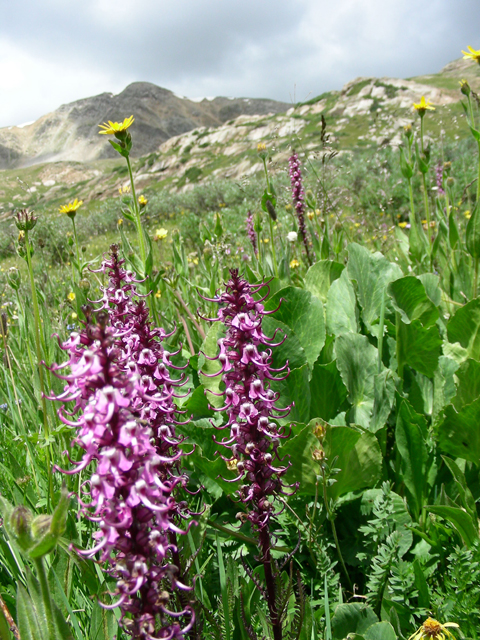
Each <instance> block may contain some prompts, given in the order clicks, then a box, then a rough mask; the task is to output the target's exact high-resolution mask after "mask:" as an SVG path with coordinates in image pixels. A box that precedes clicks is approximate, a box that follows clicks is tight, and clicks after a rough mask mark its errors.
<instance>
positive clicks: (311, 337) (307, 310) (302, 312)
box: [265, 287, 325, 366]
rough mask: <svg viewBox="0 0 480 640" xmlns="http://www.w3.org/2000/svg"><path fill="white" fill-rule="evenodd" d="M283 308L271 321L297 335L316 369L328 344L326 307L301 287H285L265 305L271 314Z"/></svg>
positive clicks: (308, 360)
mask: <svg viewBox="0 0 480 640" xmlns="http://www.w3.org/2000/svg"><path fill="white" fill-rule="evenodd" d="M279 304H280V308H279V310H278V311H276V312H275V313H274V314H273V316H271V317H273V318H274V319H276V320H280V322H283V323H284V324H285V325H287V326H288V327H290V329H292V330H293V331H294V333H295V335H296V336H297V338H298V340H299V342H300V344H301V346H302V347H303V350H304V352H305V356H306V358H307V362H308V363H309V364H310V366H313V363H314V362H315V360H316V359H317V358H318V356H319V354H320V351H321V350H322V348H323V345H324V344H325V320H324V314H323V304H322V303H321V302H320V300H319V299H318V298H316V297H315V296H313V295H312V294H311V293H310V292H309V291H306V290H305V289H299V288H297V287H285V288H284V289H280V291H277V293H275V295H273V296H272V297H271V298H270V299H269V300H268V302H267V303H266V304H265V309H266V310H267V311H271V310H273V309H276V308H277V307H278V305H279Z"/></svg>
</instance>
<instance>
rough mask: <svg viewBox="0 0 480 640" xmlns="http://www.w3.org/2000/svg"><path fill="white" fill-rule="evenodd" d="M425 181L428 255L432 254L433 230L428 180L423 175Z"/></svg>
mask: <svg viewBox="0 0 480 640" xmlns="http://www.w3.org/2000/svg"><path fill="white" fill-rule="evenodd" d="M422 180H423V204H424V206H425V217H426V219H427V236H428V253H429V254H431V252H432V228H431V227H430V208H429V206H428V192H427V178H426V176H425V174H424V173H422Z"/></svg>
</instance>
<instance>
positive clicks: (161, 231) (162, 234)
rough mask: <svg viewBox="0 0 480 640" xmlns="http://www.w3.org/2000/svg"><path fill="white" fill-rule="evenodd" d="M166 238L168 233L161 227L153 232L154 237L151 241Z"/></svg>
mask: <svg viewBox="0 0 480 640" xmlns="http://www.w3.org/2000/svg"><path fill="white" fill-rule="evenodd" d="M167 236H168V231H167V230H166V229H164V228H163V227H162V228H161V229H157V230H156V231H155V235H154V236H153V239H154V240H155V241H158V240H165V238H166V237H167Z"/></svg>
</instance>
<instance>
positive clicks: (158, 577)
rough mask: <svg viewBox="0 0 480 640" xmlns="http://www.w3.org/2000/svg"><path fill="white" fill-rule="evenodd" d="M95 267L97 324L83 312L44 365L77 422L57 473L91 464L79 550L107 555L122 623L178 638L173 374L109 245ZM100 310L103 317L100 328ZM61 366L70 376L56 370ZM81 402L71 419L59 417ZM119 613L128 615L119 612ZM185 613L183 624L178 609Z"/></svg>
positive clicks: (185, 608) (178, 478) (143, 633)
mask: <svg viewBox="0 0 480 640" xmlns="http://www.w3.org/2000/svg"><path fill="white" fill-rule="evenodd" d="M102 269H103V270H104V271H108V274H109V286H108V287H106V288H105V289H104V295H103V298H102V300H101V302H102V309H103V310H102V311H100V312H99V313H98V318H99V319H100V320H101V323H100V325H98V326H95V325H94V324H93V323H92V321H91V316H90V314H89V315H88V316H87V323H86V328H85V330H84V331H82V332H81V333H80V334H76V333H74V334H72V335H71V336H70V338H69V340H67V341H66V343H64V345H63V348H64V349H65V350H67V351H68V352H69V353H70V360H69V361H68V362H67V363H65V364H64V365H60V366H54V368H53V369H54V371H55V372H56V375H58V376H59V377H61V378H64V379H65V380H66V382H67V384H66V387H65V392H64V393H63V394H61V395H60V396H59V397H57V398H52V399H57V400H61V401H62V402H63V403H66V402H69V401H72V400H74V401H75V407H74V410H73V413H72V414H67V413H66V412H65V410H64V409H61V410H60V412H59V415H60V418H61V419H62V421H63V422H65V423H66V424H69V425H72V426H75V427H77V429H78V432H77V437H76V438H75V440H74V443H75V444H77V445H79V446H80V447H81V448H82V449H84V455H83V458H82V460H81V461H80V462H79V463H74V465H75V466H74V469H73V470H71V471H65V473H78V472H79V471H81V470H83V469H85V468H86V467H87V466H88V465H89V464H90V463H94V464H95V463H96V468H95V471H94V473H93V474H92V475H91V478H90V480H87V481H86V482H84V483H83V485H82V492H83V496H85V495H87V496H88V498H86V499H85V498H84V497H82V498H81V499H80V498H79V500H80V504H81V507H82V511H83V513H84V515H85V516H86V517H87V518H88V519H90V520H91V521H93V522H98V523H99V530H98V531H97V532H96V533H95V534H94V537H95V540H96V544H95V545H94V547H93V548H92V549H90V550H89V551H86V552H82V553H84V554H85V555H89V556H93V555H95V554H96V553H97V552H101V556H100V560H101V561H103V562H108V564H109V569H108V571H109V573H110V574H111V575H112V576H113V577H115V579H116V580H117V587H116V592H115V596H116V598H117V601H116V602H115V603H114V604H113V605H109V607H116V606H120V608H121V610H122V626H123V627H124V629H125V630H126V631H127V632H128V633H129V634H130V635H132V636H133V637H134V638H141V639H144V640H149V639H153V638H164V639H173V638H183V637H184V634H185V633H187V632H188V631H189V630H190V629H191V628H192V627H193V624H194V614H193V609H192V607H191V606H189V605H188V604H185V602H186V600H185V598H184V597H182V596H181V595H180V592H178V593H179V600H180V602H181V603H182V607H181V609H182V610H181V611H171V610H170V604H169V599H170V594H169V593H168V591H166V590H165V587H166V585H167V583H170V585H171V588H172V590H177V589H179V590H181V591H182V590H183V591H185V590H188V589H189V587H187V586H186V585H185V584H184V583H183V578H182V575H181V570H180V561H179V553H178V548H177V544H176V535H177V534H178V533H184V531H182V530H181V529H180V528H179V526H178V525H179V521H180V519H181V518H184V517H185V516H184V515H183V511H184V509H185V507H186V505H185V503H182V502H180V503H179V502H177V501H176V499H175V493H176V489H177V488H178V487H182V486H185V484H186V477H185V476H184V475H181V474H179V473H178V461H179V459H180V457H181V455H182V453H181V451H180V449H179V447H178V445H179V443H180V441H181V440H180V439H178V438H177V437H176V435H175V424H176V420H175V417H174V414H175V405H174V403H173V395H174V393H173V392H174V390H175V387H177V386H179V385H181V384H182V379H181V378H180V379H179V380H174V379H172V378H171V377H170V374H169V368H170V367H171V366H172V365H171V362H170V359H169V358H170V355H171V354H169V353H168V352H167V351H166V350H165V349H164V347H163V345H162V344H161V342H162V340H163V339H164V337H165V332H164V331H163V330H162V329H156V328H153V327H152V326H151V324H150V322H149V319H148V309H147V307H146V305H145V302H144V301H143V300H140V301H139V300H133V299H132V296H136V295H137V294H136V290H135V280H134V277H133V275H132V274H130V273H128V272H127V271H125V270H124V269H123V261H122V260H120V259H119V257H118V253H117V249H116V247H112V251H111V256H110V259H109V260H105V261H104V263H103V265H102ZM108 316H110V320H111V326H109V327H107V319H108ZM65 366H69V367H70V370H71V373H70V375H66V376H63V375H61V374H60V373H59V370H60V369H62V368H64V367H65ZM81 410H83V413H82V414H81V415H80V416H79V418H78V421H77V422H73V421H72V420H70V419H69V417H68V416H69V415H74V414H76V413H78V412H79V411H81ZM126 614H130V615H129V616H127V615H126ZM184 616H186V617H187V618H189V620H188V622H187V623H186V626H185V628H183V629H182V626H181V625H180V624H179V622H178V621H177V619H178V618H182V617H184Z"/></svg>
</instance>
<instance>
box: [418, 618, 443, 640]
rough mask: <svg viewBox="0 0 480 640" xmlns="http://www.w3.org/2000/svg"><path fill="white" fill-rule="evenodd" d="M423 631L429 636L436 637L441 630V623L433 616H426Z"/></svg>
mask: <svg viewBox="0 0 480 640" xmlns="http://www.w3.org/2000/svg"><path fill="white" fill-rule="evenodd" d="M422 631H423V633H425V634H426V635H427V636H428V637H430V638H436V637H437V636H438V635H440V633H441V632H442V625H441V624H440V622H437V620H434V619H433V618H427V620H425V622H424V623H423V629H422Z"/></svg>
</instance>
